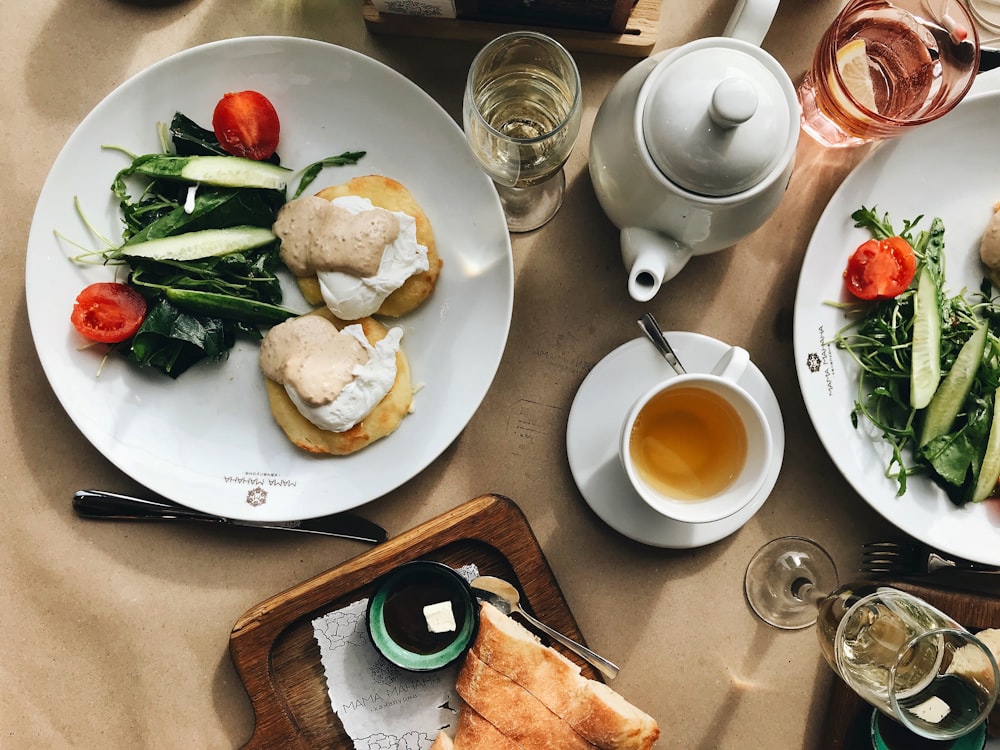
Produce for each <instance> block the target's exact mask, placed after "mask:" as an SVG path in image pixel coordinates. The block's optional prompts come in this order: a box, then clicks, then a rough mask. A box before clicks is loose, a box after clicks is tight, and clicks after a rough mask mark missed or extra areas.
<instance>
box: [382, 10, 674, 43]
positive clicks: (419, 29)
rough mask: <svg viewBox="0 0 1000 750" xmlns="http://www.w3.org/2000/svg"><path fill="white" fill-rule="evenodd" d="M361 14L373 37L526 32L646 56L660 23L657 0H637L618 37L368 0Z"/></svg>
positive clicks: (482, 37) (483, 36)
mask: <svg viewBox="0 0 1000 750" xmlns="http://www.w3.org/2000/svg"><path fill="white" fill-rule="evenodd" d="M362 15H363V17H364V20H365V26H366V27H367V28H368V31H369V32H371V33H372V34H386V35H390V36H392V35H395V36H420V37H428V38H431V39H446V40H453V41H474V42H479V43H482V44H485V43H486V42H488V41H490V40H491V39H494V38H496V37H498V36H500V35H501V34H505V33H507V32H508V31H514V30H528V31H537V32H540V33H542V34H547V35H549V36H551V37H553V38H554V39H556V40H557V41H558V42H559V43H560V44H562V45H563V46H564V47H566V49H568V50H570V51H571V52H589V53H594V54H603V55H619V56H622V57H647V56H649V54H650V53H651V52H652V51H653V48H654V47H655V46H656V39H657V33H658V30H659V23H660V0H639V2H637V3H636V6H635V8H634V9H633V11H632V15H631V16H630V17H629V21H628V25H627V26H626V30H625V33H621V34H619V33H615V32H602V31H586V30H582V29H562V28H554V27H551V26H528V25H515V24H506V23H495V22H488V21H469V20H464V19H453V18H426V17H421V16H404V15H397V14H392V13H380V12H379V11H378V10H377V9H376V8H375V7H374V6H373V5H372V4H371V0H364V4H363V6H362Z"/></svg>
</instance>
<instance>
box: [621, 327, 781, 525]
mask: <svg viewBox="0 0 1000 750" xmlns="http://www.w3.org/2000/svg"><path fill="white" fill-rule="evenodd" d="M749 363H750V356H749V354H747V352H746V350H745V349H742V348H740V347H738V346H734V347H730V348H729V349H728V350H727V351H726V353H725V354H723V355H722V357H721V358H720V359H719V361H718V362H717V363H716V364H715V366H714V367H713V368H712V370H711V372H709V373H688V374H687V375H678V376H676V377H671V378H669V379H667V380H664V381H663V382H661V383H659V384H657V385H656V386H654V387H653V388H651V389H650V390H648V391H647V392H646V393H644V394H643V395H642V396H640V397H639V399H638V400H637V401H636V402H635V404H633V406H632V408H631V409H630V410H629V412H628V416H627V417H626V419H625V423H624V424H623V425H622V432H621V440H620V443H619V455H620V457H621V462H622V466H623V467H624V469H625V474H626V475H627V476H628V478H629V481H630V482H631V483H632V486H633V487H634V488H635V491H636V492H637V493H638V494H639V496H640V497H641V498H642V499H643V500H644V501H645V502H646V504H647V505H649V506H650V507H651V508H653V510H655V511H657V512H658V513H661V514H662V515H664V516H667V517H668V518H672V519H674V520H676V521H682V522H684V523H709V522H712V521H718V520H720V519H722V518H726V517H727V516H731V515H732V514H734V513H736V512H737V511H739V510H740V509H741V508H743V507H745V506H746V505H747V504H748V503H749V502H750V501H751V500H753V498H754V496H755V495H756V494H757V492H758V491H759V490H760V488H761V486H762V485H763V484H764V480H765V478H766V477H767V472H768V468H769V467H770V464H771V452H772V443H773V439H772V436H771V428H770V427H769V426H768V423H767V419H766V418H765V416H764V412H763V411H762V410H761V408H760V405H759V404H758V403H757V402H756V401H755V400H754V399H753V397H752V396H751V395H750V394H749V393H747V392H746V391H745V390H744V389H743V388H742V387H740V386H739V385H738V384H737V381H738V380H739V378H740V376H741V375H742V374H743V372H744V371H745V370H746V367H747V365H748V364H749Z"/></svg>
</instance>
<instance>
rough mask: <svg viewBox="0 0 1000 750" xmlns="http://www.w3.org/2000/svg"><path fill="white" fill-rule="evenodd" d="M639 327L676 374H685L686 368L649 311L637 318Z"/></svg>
mask: <svg viewBox="0 0 1000 750" xmlns="http://www.w3.org/2000/svg"><path fill="white" fill-rule="evenodd" d="M639 327H640V328H641V329H642V332H643V333H645V334H646V337H647V338H648V339H649V340H650V341H652V342H653V346H655V347H656V350H657V351H658V352H659V353H660V354H662V355H663V358H664V359H665V360H667V363H668V364H669V365H670V366H671V367H672V368H674V372H676V373H677V374H678V375H686V374H687V370H685V369H684V365H682V364H681V361H680V360H679V359H677V355H676V354H674V350H673V347H671V346H670V342H669V341H667V338H666V336H664V335H663V329H662V328H660V324H659V323H657V322H656V318H654V317H653V316H652V315H651V314H650V313H646V314H645V315H643V316H642V317H641V318H639Z"/></svg>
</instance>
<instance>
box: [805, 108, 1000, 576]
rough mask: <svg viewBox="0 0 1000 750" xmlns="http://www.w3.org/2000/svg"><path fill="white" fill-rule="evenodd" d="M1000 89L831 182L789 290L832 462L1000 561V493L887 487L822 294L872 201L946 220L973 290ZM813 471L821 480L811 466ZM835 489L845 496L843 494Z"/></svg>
mask: <svg viewBox="0 0 1000 750" xmlns="http://www.w3.org/2000/svg"><path fill="white" fill-rule="evenodd" d="M997 112H1000V93H986V94H981V95H978V96H974V97H970V98H968V99H966V101H964V102H963V103H962V104H961V105H960V106H959V107H957V108H956V109H955V110H954V111H953V112H952V113H950V114H949V115H947V116H946V117H944V118H942V119H941V120H938V121H937V122H934V123H931V124H928V125H925V126H922V127H921V128H919V129H917V130H914V131H913V132H912V133H909V134H907V135H905V136H903V137H901V138H900V139H898V140H896V141H893V142H890V143H886V144H884V145H882V146H881V147H880V148H879V149H878V150H877V151H876V152H875V153H874V154H873V155H872V156H871V157H869V158H867V159H866V160H865V161H864V162H862V163H861V164H860V165H859V166H858V167H857V168H855V169H854V171H853V172H852V173H851V174H850V175H849V176H848V177H847V178H846V179H845V180H844V182H843V184H842V185H841V186H840V188H839V189H838V190H837V191H836V192H835V193H834V195H833V197H832V198H831V199H830V202H829V204H828V205H827V207H826V209H825V210H824V212H823V214H822V216H821V217H820V220H819V222H818V223H817V225H816V229H815V230H814V232H813V235H812V239H811V241H810V243H809V247H808V248H807V250H806V255H805V259H804V261H803V264H802V270H801V275H800V277H799V283H798V289H797V291H796V298H795V333H794V348H795V369H796V372H797V375H798V379H799V385H800V388H801V390H802V395H803V398H804V399H805V404H806V408H807V410H808V412H809V416H810V418H811V420H812V423H813V426H814V427H815V429H816V432H817V434H818V435H819V437H820V440H821V441H822V443H823V445H824V446H825V448H826V450H827V452H828V453H829V454H830V457H831V458H832V459H833V462H834V464H835V465H836V466H837V468H838V469H839V470H840V472H841V473H842V474H843V475H844V477H845V478H846V479H847V481H848V482H849V483H850V484H851V486H852V487H853V488H854V490H855V491H856V492H857V493H858V494H859V495H861V496H862V497H863V498H864V499H865V500H866V501H867V502H868V503H869V504H870V505H871V506H872V507H873V508H874V509H875V510H876V511H878V512H879V513H880V514H882V515H883V516H884V517H885V518H886V519H887V520H889V521H890V522H892V523H893V524H895V525H896V526H897V527H899V528H900V529H901V530H903V531H905V532H906V533H907V534H909V535H911V536H913V537H915V538H916V539H919V540H920V541H923V542H924V543H926V544H929V545H931V546H933V547H936V548H938V549H940V550H943V551H945V552H948V553H950V554H953V555H959V556H961V557H965V558H969V559H972V560H977V561H979V562H983V563H990V564H1000V508H998V507H997V506H998V505H1000V504H998V503H995V502H987V503H982V504H978V505H967V506H965V507H961V508H960V507H957V506H955V505H954V504H953V503H952V502H951V501H950V500H949V499H948V498H947V496H946V495H945V493H944V491H943V490H941V489H940V488H939V487H937V486H936V485H934V484H933V483H932V482H931V481H930V480H929V479H927V478H926V477H910V478H909V482H908V489H907V492H906V494H905V495H903V496H902V497H897V496H896V489H897V486H896V482H895V480H893V479H889V478H887V477H886V476H885V466H886V465H887V459H888V451H887V447H886V444H885V443H884V441H882V440H881V438H880V437H879V436H878V435H876V434H872V431H871V430H866V429H857V430H855V429H854V428H853V427H852V426H851V422H850V419H849V416H850V411H851V408H852V405H853V403H854V399H855V396H856V390H857V385H856V384H857V366H856V365H855V363H854V362H853V361H851V360H850V358H849V357H848V356H847V355H846V353H844V352H842V351H839V350H837V349H836V348H834V347H833V346H830V345H828V343H827V342H828V340H829V338H830V337H832V336H833V335H834V334H835V332H836V331H837V330H839V329H840V328H841V327H842V326H843V325H844V323H845V322H846V319H845V318H844V316H843V314H842V313H840V312H839V311H838V310H837V309H836V308H835V307H833V306H831V305H827V304H824V301H827V300H839V299H843V298H844V297H843V295H844V294H845V292H844V290H843V277H842V274H843V270H844V266H845V264H846V262H847V258H848V256H849V255H850V252H851V251H853V249H854V248H855V247H857V245H859V244H860V243H861V242H863V241H864V240H865V239H867V238H868V233H867V230H864V229H857V228H855V227H854V226H853V221H851V218H850V215H851V213H852V212H853V211H855V210H856V209H857V208H859V207H860V206H862V205H864V206H867V207H869V208H870V207H872V206H875V205H877V206H878V212H879V213H880V214H881V213H885V212H888V213H889V214H890V216H891V218H892V219H893V221H894V223H896V224H899V225H900V226H901V222H902V220H903V219H906V218H915V217H916V216H919V215H920V214H923V215H924V216H925V220H924V222H922V223H921V225H920V226H921V227H923V228H926V227H927V226H929V223H930V220H931V219H933V218H934V217H935V216H940V217H941V218H942V220H943V221H944V225H945V259H946V260H945V263H946V268H945V274H946V286H947V287H948V290H949V293H951V294H955V293H957V292H958V291H959V290H960V289H962V287H963V285H964V286H965V287H966V288H967V289H968V290H969V291H970V292H975V291H976V290H978V288H979V282H980V280H981V279H982V275H983V274H982V270H981V267H980V265H979V253H978V247H979V240H980V237H981V235H982V232H983V230H984V229H985V227H986V224H987V222H988V221H989V217H990V212H991V211H992V206H993V204H994V203H995V202H996V201H997V200H1000V181H998V180H997V177H998V176H1000V150H998V149H997V148H996V135H995V133H996V128H995V124H994V123H995V120H996V114H997ZM817 481H821V480H820V478H817ZM850 501H851V499H850V498H844V502H850Z"/></svg>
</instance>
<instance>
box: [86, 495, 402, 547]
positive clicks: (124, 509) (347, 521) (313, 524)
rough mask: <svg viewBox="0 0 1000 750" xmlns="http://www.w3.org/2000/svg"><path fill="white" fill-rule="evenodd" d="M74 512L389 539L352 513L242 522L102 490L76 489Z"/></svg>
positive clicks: (99, 516)
mask: <svg viewBox="0 0 1000 750" xmlns="http://www.w3.org/2000/svg"><path fill="white" fill-rule="evenodd" d="M73 510H75V511H76V513H77V515H78V516H80V517H81V518H88V519H93V520H105V521H195V522H203V523H219V524H228V525H231V526H248V527H252V528H257V529H277V530H280V531H300V532H303V533H306V534H322V535H324V536H336V537H341V538H344V539H356V540H358V541H362V542H370V543H372V544H379V543H381V542H384V541H385V540H386V539H387V538H388V536H389V535H388V533H387V532H386V530H385V529H383V528H382V527H381V526H379V525H378V524H376V523H373V522H372V521H369V520H368V519H366V518H362V517H361V516H358V515H356V514H354V513H336V514H334V515H331V516H321V517H319V518H307V519H304V520H301V521H244V520H241V519H236V518H226V517H224V516H216V515H212V514H211V513H204V512H202V511H200V510H194V509H193V508H187V507H185V506H183V505H179V504H177V503H173V502H171V501H169V500H148V499H146V498H139V497H133V496H131V495H122V494H119V493H117V492H107V491H104V490H79V491H77V492H76V493H75V494H74V495H73Z"/></svg>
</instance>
